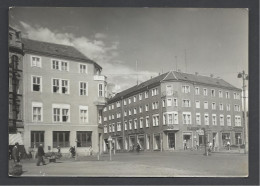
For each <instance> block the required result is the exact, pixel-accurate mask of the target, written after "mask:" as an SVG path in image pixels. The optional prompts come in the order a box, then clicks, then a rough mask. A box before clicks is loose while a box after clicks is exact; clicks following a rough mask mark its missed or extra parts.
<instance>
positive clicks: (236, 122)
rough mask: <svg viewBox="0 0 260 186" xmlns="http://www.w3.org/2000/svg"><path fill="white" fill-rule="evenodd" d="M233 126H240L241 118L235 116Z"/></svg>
mask: <svg viewBox="0 0 260 186" xmlns="http://www.w3.org/2000/svg"><path fill="white" fill-rule="evenodd" d="M235 126H241V117H240V116H235Z"/></svg>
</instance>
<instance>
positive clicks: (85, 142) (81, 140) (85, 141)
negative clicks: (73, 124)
mask: <svg viewBox="0 0 260 186" xmlns="http://www.w3.org/2000/svg"><path fill="white" fill-rule="evenodd" d="M91 138H92V131H77V147H90V146H92V140H91Z"/></svg>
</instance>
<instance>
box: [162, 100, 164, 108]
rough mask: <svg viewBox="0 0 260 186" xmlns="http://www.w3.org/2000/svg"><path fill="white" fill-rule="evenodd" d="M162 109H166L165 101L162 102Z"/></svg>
mask: <svg viewBox="0 0 260 186" xmlns="http://www.w3.org/2000/svg"><path fill="white" fill-rule="evenodd" d="M162 107H165V99H163V100H162Z"/></svg>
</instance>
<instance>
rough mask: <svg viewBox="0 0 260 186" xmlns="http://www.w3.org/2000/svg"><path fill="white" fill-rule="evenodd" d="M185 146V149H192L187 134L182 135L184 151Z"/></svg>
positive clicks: (190, 140) (189, 137)
mask: <svg viewBox="0 0 260 186" xmlns="http://www.w3.org/2000/svg"><path fill="white" fill-rule="evenodd" d="M185 144H186V148H187V149H189V148H191V147H192V139H191V134H189V133H185V134H183V148H184V149H185Z"/></svg>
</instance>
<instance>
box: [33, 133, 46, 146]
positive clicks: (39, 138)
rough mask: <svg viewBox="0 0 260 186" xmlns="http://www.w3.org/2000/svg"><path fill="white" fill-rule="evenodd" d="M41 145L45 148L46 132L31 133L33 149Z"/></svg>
mask: <svg viewBox="0 0 260 186" xmlns="http://www.w3.org/2000/svg"><path fill="white" fill-rule="evenodd" d="M40 144H42V145H43V146H44V131H31V148H38V147H39V146H40Z"/></svg>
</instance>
